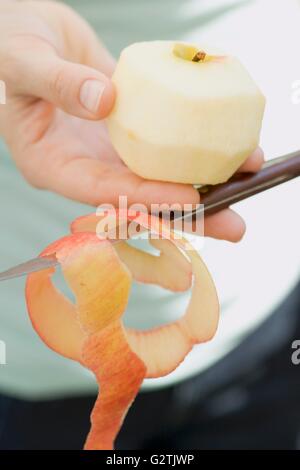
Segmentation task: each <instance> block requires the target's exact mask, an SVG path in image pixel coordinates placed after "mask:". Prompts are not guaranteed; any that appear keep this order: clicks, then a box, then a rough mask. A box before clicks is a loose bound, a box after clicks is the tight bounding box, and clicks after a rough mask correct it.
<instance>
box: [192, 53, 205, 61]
mask: <svg viewBox="0 0 300 470" xmlns="http://www.w3.org/2000/svg"><path fill="white" fill-rule="evenodd" d="M205 57H206V53H205V52H204V51H199V52H197V54H196V55H195V56H194V57H193V59H192V62H204V60H205Z"/></svg>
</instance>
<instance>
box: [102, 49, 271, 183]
mask: <svg viewBox="0 0 300 470" xmlns="http://www.w3.org/2000/svg"><path fill="white" fill-rule="evenodd" d="M113 82H114V84H115V87H116V91H117V98H116V103H115V106H114V109H113V111H112V113H111V114H110V116H109V118H108V120H107V123H108V129H109V134H110V137H111V141H112V143H113V145H114V147H115V149H116V150H117V152H118V153H119V155H120V157H121V158H122V160H123V161H124V162H125V163H126V165H127V166H128V167H129V168H130V169H131V170H132V171H133V172H135V173H136V174H138V175H140V176H142V177H144V178H147V179H154V180H162V181H172V182H179V183H192V184H217V183H222V182H224V181H227V180H228V179H229V178H230V177H231V176H232V175H233V173H234V172H235V171H236V170H237V169H238V168H239V166H240V165H241V164H242V163H243V162H244V161H245V160H246V158H247V157H248V156H249V155H250V154H251V153H252V152H253V151H254V150H255V149H256V148H257V146H258V143H259V136H260V130H261V125H262V119H263V114H264V108H265V98H264V96H263V95H262V93H261V92H260V90H259V89H258V87H257V86H256V84H255V82H254V81H253V79H252V78H251V77H250V75H249V74H248V72H247V70H246V69H245V68H244V67H243V65H242V64H241V63H240V62H239V60H238V59H236V58H235V57H232V56H229V55H224V53H222V52H220V51H218V50H216V49H215V48H212V47H209V46H200V45H191V44H187V43H176V42H172V41H152V42H141V43H135V44H132V45H131V46H129V47H127V48H125V49H124V50H123V51H122V53H121V56H120V59H119V61H118V64H117V67H116V70H115V72H114V75H113Z"/></svg>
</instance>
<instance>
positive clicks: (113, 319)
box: [26, 212, 219, 450]
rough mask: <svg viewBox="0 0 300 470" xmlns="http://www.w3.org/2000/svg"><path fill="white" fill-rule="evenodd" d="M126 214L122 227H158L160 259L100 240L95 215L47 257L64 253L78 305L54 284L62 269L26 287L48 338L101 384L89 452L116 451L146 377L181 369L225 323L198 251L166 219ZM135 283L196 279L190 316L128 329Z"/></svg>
mask: <svg viewBox="0 0 300 470" xmlns="http://www.w3.org/2000/svg"><path fill="white" fill-rule="evenodd" d="M118 215H119V217H118V218H117V222H116V223H124V222H125V223H126V222H127V223H128V222H130V221H134V222H135V223H137V224H139V225H140V226H141V227H143V228H145V229H149V228H151V230H153V226H155V227H157V231H158V233H159V234H160V238H159V239H155V240H154V239H153V240H151V243H152V245H153V246H154V247H155V248H156V249H158V250H159V252H160V254H159V256H156V255H151V254H149V253H146V252H144V251H141V250H139V249H136V248H134V247H132V246H130V245H128V244H127V243H126V242H125V241H122V242H118V243H117V244H115V245H114V244H112V243H111V242H110V241H109V240H105V239H100V238H99V237H98V236H97V233H96V232H97V224H98V221H99V218H98V216H97V215H96V214H91V215H87V216H84V217H80V218H78V219H76V220H75V221H74V222H73V223H72V225H71V231H72V233H71V234H70V235H68V236H66V237H63V238H61V239H60V240H57V241H56V242H54V243H52V244H51V245H49V246H48V247H47V248H46V249H45V250H44V251H43V252H42V253H41V254H40V256H47V255H49V254H53V253H55V254H56V257H57V259H58V261H59V263H60V265H61V268H62V272H63V275H64V278H65V280H66V282H67V284H68V285H69V286H70V288H71V290H72V291H73V293H74V295H75V299H76V301H75V303H72V302H71V301H70V300H69V299H68V298H67V297H65V296H64V295H63V294H62V293H61V292H60V291H58V290H57V289H56V287H55V286H54V284H53V283H52V280H51V275H52V274H53V272H54V268H49V269H45V270H43V271H40V272H36V273H32V274H30V275H29V276H28V278H27V282H26V301H27V308H28V313H29V316H30V319H31V322H32V325H33V327H34V329H35V330H36V331H37V333H38V334H39V336H40V337H41V339H42V340H43V341H44V343H45V344H46V345H47V346H48V347H49V348H51V349H52V350H54V351H55V352H57V353H58V354H60V355H62V356H64V357H66V358H69V359H72V360H74V361H77V362H79V363H80V364H81V365H83V366H84V367H86V368H88V369H90V370H91V371H92V372H93V373H94V375H95V378H96V380H97V382H98V384H99V388H100V391H99V393H98V397H97V400H96V403H95V405H94V408H93V411H92V414H91V429H90V432H89V434H88V437H87V440H86V443H85V446H84V448H85V449H86V450H110V449H113V445H114V440H115V438H116V436H117V434H118V432H119V430H120V428H121V426H122V423H123V420H124V418H125V416H126V413H127V411H128V409H129V407H130V406H131V404H132V402H133V401H134V399H135V397H136V395H137V393H138V391H139V389H140V386H141V384H142V382H143V380H144V378H149V377H162V376H164V375H167V374H169V373H170V372H171V371H173V370H174V369H175V368H176V367H177V366H178V365H179V364H180V363H181V362H182V361H183V360H184V358H185V356H186V355H187V354H188V352H189V351H190V350H191V349H192V347H193V346H194V345H195V344H198V343H202V342H205V341H208V340H210V339H211V338H212V337H213V336H214V334H215V331H216V329H217V325H218V319H219V302H218V297H217V293H216V289H215V286H214V283H213V280H212V278H211V276H210V274H209V272H208V270H207V268H206V266H205V265H204V263H203V261H202V259H201V258H200V256H199V254H198V253H197V252H196V251H195V250H194V249H193V247H192V246H191V245H190V244H189V243H188V242H187V241H186V240H184V239H183V238H180V239H178V238H177V237H175V236H174V233H173V232H172V231H170V230H166V228H165V226H164V223H162V222H161V221H160V220H159V219H156V218H154V217H151V216H147V215H145V214H141V213H136V214H130V213H124V212H123V213H119V214H118ZM153 222H154V224H153ZM132 279H134V280H136V281H139V282H143V283H147V284H155V285H159V286H161V287H163V288H166V289H169V290H171V291H174V292H180V291H186V290H187V289H189V288H190V287H191V285H192V280H193V285H192V292H191V297H190V301H189V304H188V307H187V309H186V311H185V313H184V315H183V316H182V317H181V318H180V319H179V320H177V321H174V322H172V323H170V324H167V325H163V326H160V327H157V328H153V329H150V330H148V331H137V330H134V329H128V328H125V327H124V325H123V323H122V315H123V313H124V311H125V309H126V306H127V302H128V298H129V293H130V287H131V283H132ZM141 314H142V313H141Z"/></svg>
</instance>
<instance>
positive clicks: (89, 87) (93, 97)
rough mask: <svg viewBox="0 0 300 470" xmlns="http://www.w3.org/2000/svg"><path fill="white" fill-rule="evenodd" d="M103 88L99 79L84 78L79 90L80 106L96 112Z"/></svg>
mask: <svg viewBox="0 0 300 470" xmlns="http://www.w3.org/2000/svg"><path fill="white" fill-rule="evenodd" d="M104 89H105V85H104V83H102V82H100V81H99V80H86V82H84V84H83V85H82V86H81V90H80V101H81V104H82V106H84V107H85V108H86V109H87V110H88V111H90V112H91V113H96V112H97V111H98V109H99V105H100V101H101V98H102V95H103V92H104Z"/></svg>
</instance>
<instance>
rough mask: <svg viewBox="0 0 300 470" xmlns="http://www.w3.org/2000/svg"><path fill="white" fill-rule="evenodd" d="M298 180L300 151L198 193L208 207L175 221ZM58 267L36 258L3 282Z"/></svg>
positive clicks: (51, 258) (8, 274) (6, 274)
mask: <svg viewBox="0 0 300 470" xmlns="http://www.w3.org/2000/svg"><path fill="white" fill-rule="evenodd" d="M298 176H300V150H299V151H297V152H293V153H291V154H288V155H285V156H283V157H279V158H275V159H273V160H269V161H268V162H266V163H265V165H264V166H263V168H262V169H261V170H260V171H259V172H258V173H255V174H252V173H251V174H250V173H247V174H239V175H235V176H233V177H232V178H231V179H230V180H228V181H227V182H226V183H222V184H219V185H216V186H202V187H201V188H200V189H199V190H198V191H199V193H200V194H201V204H203V205H204V206H203V207H201V208H199V209H197V210H195V211H192V212H191V213H189V214H185V215H184V216H183V215H182V213H181V212H179V213H177V214H174V219H179V218H181V219H182V218H184V219H186V218H187V217H188V218H189V219H193V217H195V216H196V215H199V214H200V213H203V211H204V215H211V214H214V213H216V212H218V211H220V210H222V209H225V208H227V207H229V206H230V205H232V204H235V203H236V202H239V201H243V200H244V199H247V198H249V197H251V196H254V195H255V194H259V193H261V192H263V191H266V190H268V189H271V188H273V187H275V186H277V185H279V184H282V183H285V182H286V181H289V180H291V179H293V178H296V177H298ZM118 241H119V240H112V243H118ZM57 264H58V261H57V259H56V256H55V254H53V255H50V256H44V257H38V258H34V259H32V260H29V261H26V262H25V263H22V264H19V265H17V266H14V267H13V268H11V269H8V270H7V271H4V272H2V273H0V281H4V280H8V279H13V278H15V277H19V276H23V275H26V274H29V273H32V272H35V271H41V270H43V269H47V268H50V267H53V266H56V265H57Z"/></svg>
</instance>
